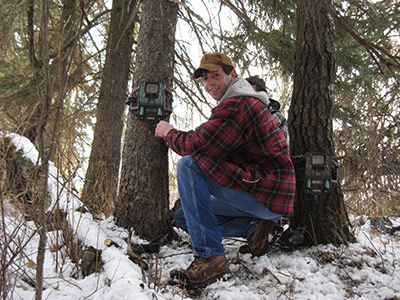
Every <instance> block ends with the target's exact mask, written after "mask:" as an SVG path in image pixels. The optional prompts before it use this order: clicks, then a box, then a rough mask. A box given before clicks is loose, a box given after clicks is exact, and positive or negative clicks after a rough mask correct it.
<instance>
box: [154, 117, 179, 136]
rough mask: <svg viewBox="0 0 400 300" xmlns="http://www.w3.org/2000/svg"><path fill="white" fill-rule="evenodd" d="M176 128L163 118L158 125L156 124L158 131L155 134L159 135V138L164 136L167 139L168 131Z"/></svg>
mask: <svg viewBox="0 0 400 300" xmlns="http://www.w3.org/2000/svg"><path fill="white" fill-rule="evenodd" d="M172 129H174V126H173V125H171V124H169V123H168V122H166V121H163V120H161V121H160V122H158V124H157V126H156V131H155V134H154V135H155V136H156V137H159V138H163V139H165V137H166V136H167V134H168V132H169V131H170V130H172Z"/></svg>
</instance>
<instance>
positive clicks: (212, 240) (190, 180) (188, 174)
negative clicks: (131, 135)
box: [175, 156, 282, 257]
mask: <svg viewBox="0 0 400 300" xmlns="http://www.w3.org/2000/svg"><path fill="white" fill-rule="evenodd" d="M177 179H178V190H179V196H180V200H181V204H182V208H181V209H178V210H177V211H176V213H175V221H176V223H177V224H178V226H179V227H181V228H182V229H183V230H185V231H187V232H188V233H189V235H190V238H191V240H192V245H193V248H194V249H195V253H194V255H195V256H200V257H209V256H211V255H218V254H224V253H225V251H224V247H223V246H222V237H244V238H248V237H249V236H250V235H251V234H252V233H253V232H254V230H255V229H256V227H257V225H258V222H259V221H260V219H264V220H271V221H277V220H279V219H280V218H281V217H282V215H280V214H277V213H274V212H272V211H270V210H269V209H268V208H266V207H265V206H264V205H262V204H261V203H260V202H259V201H258V200H257V199H256V198H254V197H253V196H252V195H251V194H249V193H247V192H244V191H240V190H239V191H238V190H233V189H230V188H226V187H223V186H221V185H219V184H217V183H215V182H213V181H211V180H210V179H209V178H208V177H207V176H206V175H205V174H204V173H203V172H202V171H201V169H200V168H199V167H198V165H197V164H196V162H195V161H194V160H193V158H192V157H191V156H184V157H182V158H181V159H180V160H179V161H178V164H177Z"/></svg>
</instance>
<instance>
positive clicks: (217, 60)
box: [193, 52, 233, 79]
mask: <svg viewBox="0 0 400 300" xmlns="http://www.w3.org/2000/svg"><path fill="white" fill-rule="evenodd" d="M222 66H231V67H233V64H232V61H231V59H230V58H229V57H228V56H226V55H225V54H223V53H219V52H214V53H206V54H204V55H203V57H202V58H201V61H200V66H199V67H198V68H197V69H196V70H195V71H194V73H193V75H194V78H195V79H197V78H199V77H200V76H201V73H202V70H207V71H211V72H214V71H218V69H219V68H221V67H222Z"/></svg>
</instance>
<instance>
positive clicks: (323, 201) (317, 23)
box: [289, 0, 353, 245]
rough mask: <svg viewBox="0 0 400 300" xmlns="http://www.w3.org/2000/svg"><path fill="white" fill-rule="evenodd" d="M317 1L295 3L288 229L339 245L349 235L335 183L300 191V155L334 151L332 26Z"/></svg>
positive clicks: (308, 241)
mask: <svg viewBox="0 0 400 300" xmlns="http://www.w3.org/2000/svg"><path fill="white" fill-rule="evenodd" d="M323 2H324V1H319V0H298V1H297V39H296V54H295V68H294V90H293V96H292V102H291V106H290V110H289V127H290V139H291V144H290V145H291V154H292V157H293V161H294V163H295V168H296V177H297V192H296V202H295V213H294V217H293V218H292V220H291V227H292V228H298V227H303V226H306V235H305V240H304V243H305V244H307V245H311V244H327V243H332V244H336V245H338V244H342V243H346V242H347V241H350V240H352V239H353V236H352V235H351V233H350V230H349V221H348V216H347V212H346V209H345V206H344V202H343V194H342V191H341V190H340V187H339V186H336V187H334V188H333V191H332V192H330V193H328V194H323V195H318V196H314V195H310V194H306V193H305V192H304V178H305V169H304V154H306V153H307V152H320V153H321V152H322V153H326V154H328V155H330V156H333V155H334V145H333V129H332V98H331V88H332V83H333V80H334V76H335V45H334V32H333V31H334V28H333V23H332V21H331V20H330V18H329V16H328V13H327V11H326V9H325V6H324V4H323Z"/></svg>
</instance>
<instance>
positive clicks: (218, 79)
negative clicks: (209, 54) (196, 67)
mask: <svg viewBox="0 0 400 300" xmlns="http://www.w3.org/2000/svg"><path fill="white" fill-rule="evenodd" d="M235 78H236V71H235V70H233V71H232V72H231V73H230V74H229V75H227V74H226V73H225V72H224V71H223V70H222V67H221V68H220V69H219V70H218V71H215V72H203V74H202V75H201V82H202V83H203V86H204V88H205V89H206V91H207V92H208V93H209V94H210V95H211V97H213V98H214V99H215V100H220V99H221V98H222V96H223V95H224V94H225V92H226V90H227V88H228V85H229V84H230V83H231V82H232V81H233V80H234V79H235Z"/></svg>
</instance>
